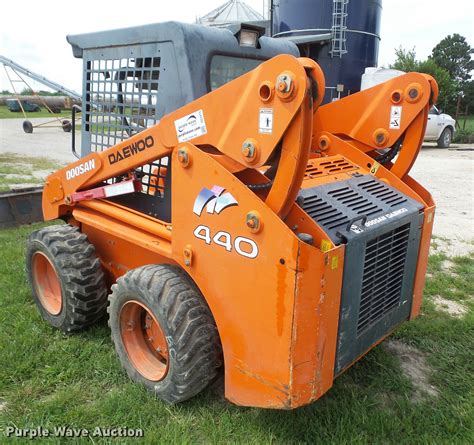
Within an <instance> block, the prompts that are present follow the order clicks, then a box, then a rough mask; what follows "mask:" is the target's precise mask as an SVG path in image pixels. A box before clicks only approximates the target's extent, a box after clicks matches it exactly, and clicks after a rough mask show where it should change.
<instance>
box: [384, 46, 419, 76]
mask: <svg viewBox="0 0 474 445" xmlns="http://www.w3.org/2000/svg"><path fill="white" fill-rule="evenodd" d="M395 56H396V59H395V62H394V63H393V64H392V65H390V68H393V69H394V70H400V71H404V72H405V73H410V72H412V71H417V68H418V62H417V60H416V52H415V48H413V49H410V50H408V49H404V48H402V47H401V46H400V48H398V49H396V50H395Z"/></svg>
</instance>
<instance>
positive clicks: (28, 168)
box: [0, 153, 61, 192]
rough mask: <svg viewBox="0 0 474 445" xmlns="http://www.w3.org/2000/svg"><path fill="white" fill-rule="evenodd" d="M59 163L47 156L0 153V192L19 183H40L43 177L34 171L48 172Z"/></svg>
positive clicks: (55, 168)
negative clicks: (36, 174)
mask: <svg viewBox="0 0 474 445" xmlns="http://www.w3.org/2000/svg"><path fill="white" fill-rule="evenodd" d="M60 167H61V165H60V164H59V163H57V162H55V161H52V160H51V159H48V158H41V157H27V156H19V155H16V154H14V153H1V154H0V192H5V191H8V190H11V189H12V188H14V187H15V186H18V185H19V184H32V185H34V184H42V183H43V179H42V178H41V177H37V176H35V175H34V172H41V173H42V176H44V173H49V172H52V171H55V170H57V169H58V168H60Z"/></svg>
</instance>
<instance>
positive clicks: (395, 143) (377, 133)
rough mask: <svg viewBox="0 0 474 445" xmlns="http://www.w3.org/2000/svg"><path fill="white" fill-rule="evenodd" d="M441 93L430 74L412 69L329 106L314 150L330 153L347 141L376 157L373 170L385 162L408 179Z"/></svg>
mask: <svg viewBox="0 0 474 445" xmlns="http://www.w3.org/2000/svg"><path fill="white" fill-rule="evenodd" d="M437 97H438V85H437V84H436V81H435V80H434V79H433V78H432V77H431V76H429V75H426V74H419V73H409V74H405V75H404V76H400V77H397V78H395V79H392V80H390V81H387V82H384V83H382V84H380V85H377V86H375V87H373V88H370V89H368V90H365V91H361V92H359V93H356V94H353V95H351V96H348V97H346V98H344V99H341V100H339V101H336V102H333V103H331V104H328V105H324V106H322V107H321V108H320V109H319V110H318V112H317V113H316V114H315V116H314V123H313V142H312V150H313V151H314V152H316V153H319V154H323V153H324V154H329V155H330V154H336V153H338V152H339V150H340V149H341V146H345V147H346V148H347V149H350V150H352V151H354V150H355V151H356V152H362V153H365V154H367V155H369V156H370V157H371V158H373V159H375V161H376V162H372V163H371V164H372V165H370V166H368V167H369V168H371V169H372V170H373V169H374V168H375V169H377V168H378V167H377V166H378V165H379V164H382V165H384V167H386V168H387V169H389V170H390V171H391V173H393V174H394V175H396V176H398V177H399V178H402V179H403V178H404V177H405V176H406V175H407V174H408V172H409V171H410V169H411V167H412V165H413V163H414V162H415V160H416V157H417V156H418V153H419V151H420V148H421V145H422V143H423V137H424V134H425V130H426V122H427V117H428V111H429V109H430V107H431V106H432V105H433V103H435V102H436V99H437ZM397 155H398V157H397V159H396V161H394V162H393V163H392V160H393V159H394V158H395V156H397Z"/></svg>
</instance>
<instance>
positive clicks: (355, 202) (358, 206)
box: [328, 187, 382, 216]
mask: <svg viewBox="0 0 474 445" xmlns="http://www.w3.org/2000/svg"><path fill="white" fill-rule="evenodd" d="M328 195H330V196H332V197H333V198H334V199H336V200H337V201H339V202H340V203H341V204H344V205H345V206H346V207H348V208H349V209H351V210H353V211H354V212H356V213H357V214H358V215H366V216H370V215H374V214H376V213H379V212H381V211H382V209H381V208H380V207H379V206H378V205H376V204H374V203H373V202H371V201H369V200H368V199H367V198H366V197H365V196H362V195H361V194H360V193H359V192H357V190H354V189H353V188H351V187H340V188H337V189H335V190H331V191H330V192H328Z"/></svg>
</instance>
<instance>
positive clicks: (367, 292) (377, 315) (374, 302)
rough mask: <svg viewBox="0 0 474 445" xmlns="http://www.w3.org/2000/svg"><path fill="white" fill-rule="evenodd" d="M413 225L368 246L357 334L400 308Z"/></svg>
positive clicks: (375, 240)
mask: <svg viewBox="0 0 474 445" xmlns="http://www.w3.org/2000/svg"><path fill="white" fill-rule="evenodd" d="M409 235H410V224H405V225H404V226H401V227H398V228H396V229H394V230H392V231H390V232H387V233H385V234H383V235H381V236H378V237H377V238H374V239H372V240H371V241H369V242H368V243H367V247H366V251H365V258H364V272H363V278H362V293H361V300H360V309H359V318H358V322H357V334H358V335H359V334H360V333H362V332H364V331H365V330H367V329H369V328H370V327H371V326H372V325H373V324H375V323H377V322H378V320H380V319H381V318H382V317H384V316H385V314H387V313H388V312H389V311H390V310H392V309H393V308H395V307H398V306H399V305H400V297H401V292H402V284H403V277H404V273H405V263H406V256H407V249H408V240H409Z"/></svg>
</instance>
